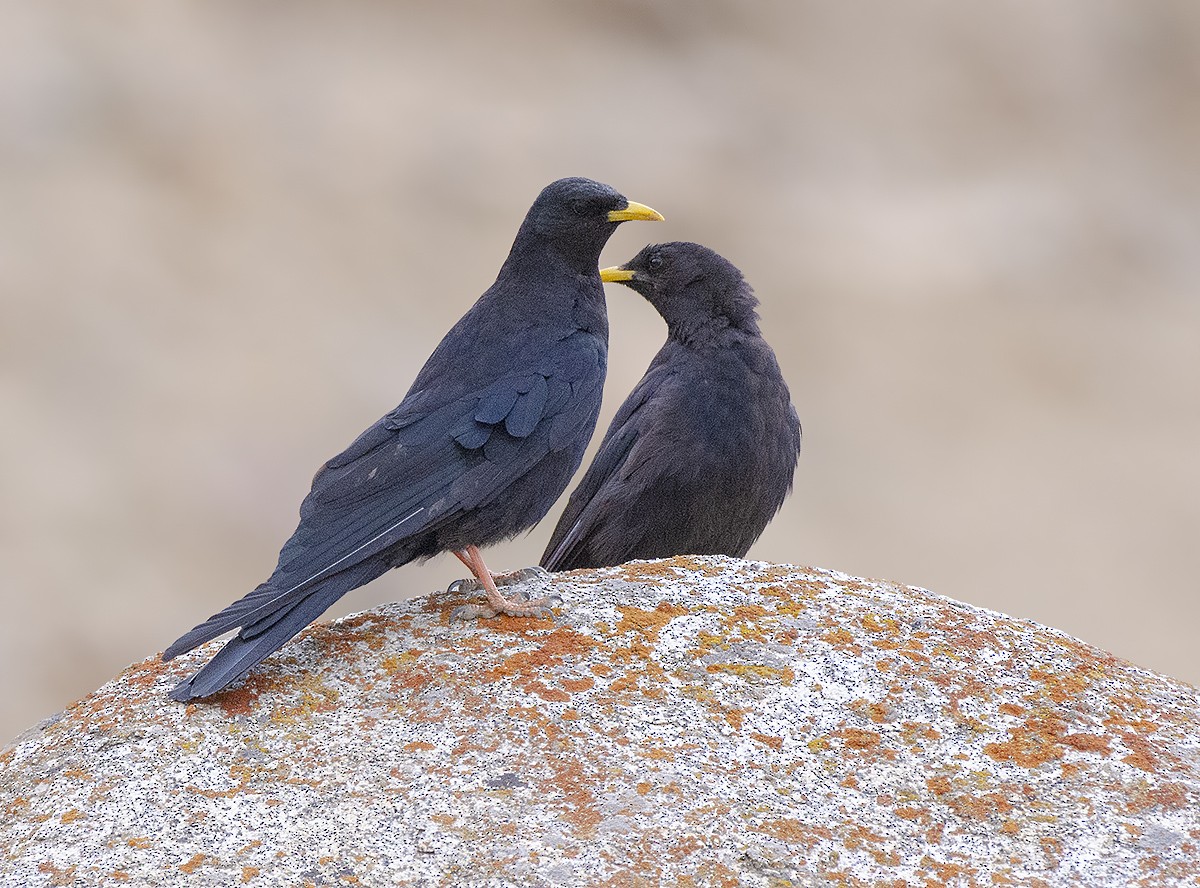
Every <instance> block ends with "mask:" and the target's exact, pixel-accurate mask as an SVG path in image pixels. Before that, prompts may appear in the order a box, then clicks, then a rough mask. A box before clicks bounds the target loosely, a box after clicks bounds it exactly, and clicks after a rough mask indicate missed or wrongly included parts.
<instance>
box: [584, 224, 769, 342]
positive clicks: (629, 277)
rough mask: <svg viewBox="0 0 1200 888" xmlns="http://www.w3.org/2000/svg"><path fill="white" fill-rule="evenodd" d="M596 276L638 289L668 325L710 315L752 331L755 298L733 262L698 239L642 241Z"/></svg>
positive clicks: (693, 323)
mask: <svg viewBox="0 0 1200 888" xmlns="http://www.w3.org/2000/svg"><path fill="white" fill-rule="evenodd" d="M600 279H601V280H603V281H606V282H610V283H620V284H624V285H625V286H627V287H631V288H632V289H634V290H636V291H637V292H639V293H641V294H642V296H644V297H645V298H646V299H647V300H648V301H649V302H650V304H651V305H653V306H654V307H655V308H656V309H658V313H659V314H661V315H662V316H663V320H665V321H666V322H667V327H668V329H670V330H671V331H672V333H676V332H686V331H690V330H694V329H696V328H698V327H700V326H704V325H708V324H709V323H710V322H711V321H714V320H715V321H718V322H721V323H722V325H725V324H727V325H730V326H735V327H741V328H743V329H747V330H753V331H757V329H758V315H757V314H756V313H755V307H756V306H757V305H758V299H757V298H755V296H754V292H753V291H752V290H751V289H750V285H749V284H747V283H746V281H745V279H744V278H743V277H742V273H741V271H739V270H738V268H737V266H736V265H734V264H733V263H732V262H730V261H729V260H728V259H726V258H725V257H723V256H721V255H720V254H719V253H716V252H714V251H712V250H710V249H708V247H703V246H701V245H700V244H693V243H687V242H685V241H677V242H675V243H669V244H648V245H647V246H646V247H644V248H643V249H642V251H641V252H640V253H638V254H637V255H636V256H634V257H633V258H632V259H630V260H629V261H628V262H626V263H625V264H624V265H621V266H616V267H613V268H605V269H603V270H601V272H600Z"/></svg>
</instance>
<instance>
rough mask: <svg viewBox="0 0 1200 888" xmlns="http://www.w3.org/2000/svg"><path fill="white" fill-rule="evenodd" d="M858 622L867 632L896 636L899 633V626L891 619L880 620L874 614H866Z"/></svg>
mask: <svg viewBox="0 0 1200 888" xmlns="http://www.w3.org/2000/svg"><path fill="white" fill-rule="evenodd" d="M859 622H861V623H862V627H863V628H864V629H866V630H867V631H868V632H886V633H887V634H888V635H896V634H897V633H899V631H900V624H899V623H897V622H896V621H895V620H894V619H892V618H891V617H884V618H883V619H882V620H881V619H880V618H879V617H877V616H876V615H875V614H867V615H865V616H864V617H863V618H862V619H861V620H860V621H859Z"/></svg>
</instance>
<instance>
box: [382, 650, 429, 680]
mask: <svg viewBox="0 0 1200 888" xmlns="http://www.w3.org/2000/svg"><path fill="white" fill-rule="evenodd" d="M422 653H423V651H419V650H415V649H414V650H407V651H405V652H404V653H402V654H389V655H388V656H386V657H384V658H383V659H382V660H381V661H380V663H379V665H380V666H382V667H383V671H384V672H386V673H387V674H388V675H393V674H395V673H396V672H399V671H400V670H401V669H408V668H410V667H411V666H412V664H413V663H415V662H416V661H417V660H418V659H420V657H421V654H422Z"/></svg>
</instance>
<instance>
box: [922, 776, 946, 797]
mask: <svg viewBox="0 0 1200 888" xmlns="http://www.w3.org/2000/svg"><path fill="white" fill-rule="evenodd" d="M925 785H926V786H928V787H929V791H930V792H932V793H933V794H934V795H945V794H946V793H948V792H949V791H950V778H948V777H940V776H939V777H927V778H926V779H925Z"/></svg>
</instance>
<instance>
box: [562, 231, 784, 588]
mask: <svg viewBox="0 0 1200 888" xmlns="http://www.w3.org/2000/svg"><path fill="white" fill-rule="evenodd" d="M600 275H601V278H602V279H603V280H605V281H616V282H620V283H623V284H625V285H626V286H629V287H632V288H633V289H634V290H636V291H637V292H638V293H640V294H641V295H642V296H644V297H645V298H646V299H647V300H649V302H650V303H651V304H652V305H653V306H654V307H655V308H656V309H658V312H659V314H661V315H662V317H663V320H665V321H666V322H667V341H666V344H664V345H663V347H662V349H661V350H660V351H659V352H658V354H657V355H656V356H655V357H654V360H653V361H652V362H651V364H650V367H649V369H648V370H647V371H646V375H645V376H644V377H642V380H641V382H639V383H638V384H637V386H636V387H635V388H634V390H633V392H632V393H630V395H629V397H628V398H627V399H626V400H625V403H624V404H622V405H621V408H620V409H619V410H618V411H617V415H616V416H615V417H614V418H613V421H612V424H611V425H610V426H609V427H608V432H607V433H606V434H605V436H604V441H603V442H602V443H601V445H600V449H599V451H598V452H597V454H596V458H595V459H594V460H593V461H592V464H591V466H590V467H589V468H588V470H587V472H586V473H585V474H584V477H583V480H582V481H581V482H580V484H579V486H578V487H577V488H576V489H575V491H574V492H573V493H572V494H571V497H570V500H569V501H568V503H567V507H566V510H565V511H564V512H563V514H562V517H561V518H560V519H559V522H558V525H557V526H556V527H555V528H554V534H553V535H552V536H551V538H550V543H549V545H548V546H547V547H546V552H545V554H544V555H543V556H542V561H541V564H542V567H545V568H547V569H549V570H554V571H560V570H573V569H575V568H582V567H605V566H608V565H614V564H622V563H624V562H626V561H629V560H631V559H634V558H665V557H668V556H671V555H684V554H691V555H732V556H735V557H739V558H740V557H742V556H743V555H745V554H746V552H747V551H748V550H749V549H750V546H751V545H752V544H753V543H754V541H755V540H756V539H758V537H759V535H760V534H761V533H762V532H763V529H764V528H765V527H766V526H767V522H768V521H770V520H771V517H772V516H773V515H774V514H775V513H776V512H777V511H778V510H779V507H780V506H781V505H782V504H783V501H784V499H785V498H786V497H787V494H788V492H789V491H790V490H791V487H792V475H793V472H794V471H795V467H796V461H797V457H798V456H799V453H800V422H799V420H798V418H797V416H796V410H795V408H794V407H793V406H792V403H791V398H790V396H789V394H788V389H787V384H786V383H785V382H784V381H783V376H782V374H781V373H780V371H779V364H778V362H777V361H776V359H775V353H774V352H773V351H772V350H771V347H770V346H769V345H767V343H766V340H764V339H763V337H762V333H761V331H760V330H759V327H758V315H757V314H756V312H755V307H756V306H757V305H758V300H757V299H756V298H755V297H754V294H753V292H752V291H751V289H750V286H749V284H747V283H746V281H745V280H744V279H743V277H742V273H741V272H740V271H739V270H738V269H737V268H736V267H735V266H734V265H733V264H732V263H730V262H729V261H728V260H726V259H724V258H723V257H721V256H720V255H718V254H717V253H714V252H713V251H712V250H710V249H708V248H707V247H702V246H700V245H699V244H692V243H670V244H658V245H651V246H648V247H646V248H645V249H644V250H642V251H641V252H640V253H638V254H637V256H635V257H634V258H633V259H632V260H630V261H629V262H627V263H626V264H625V265H623V266H621V267H620V268H606V269H604V270H603V271H602V272H601V273H600Z"/></svg>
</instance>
